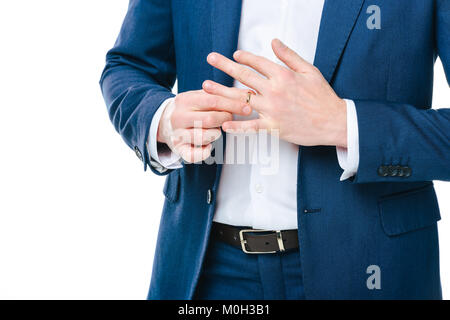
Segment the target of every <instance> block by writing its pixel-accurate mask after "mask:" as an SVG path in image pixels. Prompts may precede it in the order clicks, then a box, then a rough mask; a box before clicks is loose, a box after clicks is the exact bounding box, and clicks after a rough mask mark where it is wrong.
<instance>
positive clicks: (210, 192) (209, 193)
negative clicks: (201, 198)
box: [206, 189, 212, 204]
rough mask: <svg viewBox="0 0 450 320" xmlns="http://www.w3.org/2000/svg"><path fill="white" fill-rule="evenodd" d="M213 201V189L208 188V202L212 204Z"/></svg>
mask: <svg viewBox="0 0 450 320" xmlns="http://www.w3.org/2000/svg"><path fill="white" fill-rule="evenodd" d="M211 202H212V191H211V189H208V192H206V203H207V204H211Z"/></svg>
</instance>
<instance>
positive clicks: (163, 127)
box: [156, 101, 174, 144]
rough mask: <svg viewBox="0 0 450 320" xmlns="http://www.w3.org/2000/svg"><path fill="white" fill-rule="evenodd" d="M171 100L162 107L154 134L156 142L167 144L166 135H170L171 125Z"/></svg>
mask: <svg viewBox="0 0 450 320" xmlns="http://www.w3.org/2000/svg"><path fill="white" fill-rule="evenodd" d="M173 105H174V103H173V101H171V102H170V103H169V104H168V105H167V106H166V107H165V109H164V111H163V113H162V115H161V119H160V120H159V124H158V131H157V134H156V141H157V142H158V143H164V144H168V142H169V140H168V137H169V136H170V132H171V130H172V125H171V115H172V112H173Z"/></svg>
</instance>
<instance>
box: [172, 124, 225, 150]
mask: <svg viewBox="0 0 450 320" xmlns="http://www.w3.org/2000/svg"><path fill="white" fill-rule="evenodd" d="M221 136H222V131H220V129H203V128H193V129H178V130H175V132H174V133H173V135H172V138H171V139H172V141H171V142H172V144H173V145H174V146H175V147H177V146H180V145H183V144H192V145H194V146H206V145H208V144H210V143H212V142H213V141H216V140H218V139H219V138H220V137H221Z"/></svg>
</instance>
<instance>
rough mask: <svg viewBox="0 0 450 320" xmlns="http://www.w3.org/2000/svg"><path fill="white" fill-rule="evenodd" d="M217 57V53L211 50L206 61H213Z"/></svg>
mask: <svg viewBox="0 0 450 320" xmlns="http://www.w3.org/2000/svg"><path fill="white" fill-rule="evenodd" d="M216 59H217V55H216V54H215V53H214V52H211V53H210V54H208V57H207V58H206V60H207V61H208V62H215V61H216Z"/></svg>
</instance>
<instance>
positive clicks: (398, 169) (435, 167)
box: [353, 0, 450, 183]
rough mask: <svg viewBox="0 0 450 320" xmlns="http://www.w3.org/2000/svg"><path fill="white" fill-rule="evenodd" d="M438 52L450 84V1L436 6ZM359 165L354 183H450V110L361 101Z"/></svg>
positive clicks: (358, 109)
mask: <svg viewBox="0 0 450 320" xmlns="http://www.w3.org/2000/svg"><path fill="white" fill-rule="evenodd" d="M435 30H436V51H437V54H438V55H439V56H440V59H441V61H442V64H443V65H444V70H445V73H446V76H447V81H448V82H449V83H450V1H448V0H437V2H436V28H435ZM355 105H356V111H357V117H358V127H359V154H360V159H359V167H358V171H357V173H356V176H355V178H354V180H353V181H354V183H367V182H394V181H398V182H406V181H411V182H413V181H431V180H444V181H450V109H446V108H441V109H436V110H433V109H421V108H418V106H412V105H408V104H398V103H390V102H379V101H378V102H377V101H358V100H355Z"/></svg>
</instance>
